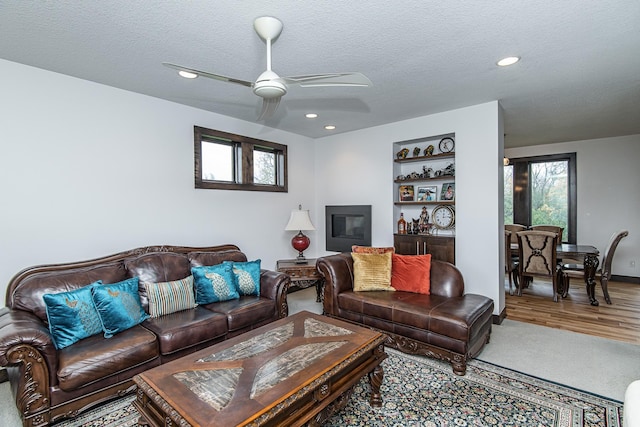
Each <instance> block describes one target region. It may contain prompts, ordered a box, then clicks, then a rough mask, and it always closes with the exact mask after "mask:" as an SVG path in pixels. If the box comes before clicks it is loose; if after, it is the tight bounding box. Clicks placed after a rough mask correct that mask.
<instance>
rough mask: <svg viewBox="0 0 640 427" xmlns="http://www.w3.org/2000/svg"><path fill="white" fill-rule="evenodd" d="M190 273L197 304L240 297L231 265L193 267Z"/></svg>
mask: <svg viewBox="0 0 640 427" xmlns="http://www.w3.org/2000/svg"><path fill="white" fill-rule="evenodd" d="M191 273H192V274H193V280H194V286H195V293H196V303H198V304H209V303H212V302H218V301H228V300H230V299H236V298H238V297H239V296H240V295H239V294H238V290H237V289H236V284H235V277H234V275H233V271H232V267H231V264H218V265H210V266H206V267H193V268H192V269H191Z"/></svg>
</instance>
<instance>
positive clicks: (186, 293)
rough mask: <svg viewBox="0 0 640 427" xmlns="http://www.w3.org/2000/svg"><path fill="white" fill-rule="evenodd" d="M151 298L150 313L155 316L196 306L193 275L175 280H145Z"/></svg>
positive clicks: (145, 286) (148, 295)
mask: <svg viewBox="0 0 640 427" xmlns="http://www.w3.org/2000/svg"><path fill="white" fill-rule="evenodd" d="M144 288H145V289H146V291H147V297H148V298H149V315H150V316H151V317H153V318H155V317H160V316H163V315H165V314H171V313H175V312H177V311H182V310H187V309H190V308H193V307H195V306H196V300H195V297H194V295H193V276H188V277H185V278H184V279H182V280H175V281H173V282H159V283H149V282H144Z"/></svg>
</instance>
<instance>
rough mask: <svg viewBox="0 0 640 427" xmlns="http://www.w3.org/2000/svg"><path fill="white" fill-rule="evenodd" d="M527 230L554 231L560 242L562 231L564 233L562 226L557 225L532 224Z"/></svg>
mask: <svg viewBox="0 0 640 427" xmlns="http://www.w3.org/2000/svg"><path fill="white" fill-rule="evenodd" d="M529 230H535V231H550V232H552V233H556V234H558V242H562V233H564V227H559V226H557V225H532V226H531V227H529Z"/></svg>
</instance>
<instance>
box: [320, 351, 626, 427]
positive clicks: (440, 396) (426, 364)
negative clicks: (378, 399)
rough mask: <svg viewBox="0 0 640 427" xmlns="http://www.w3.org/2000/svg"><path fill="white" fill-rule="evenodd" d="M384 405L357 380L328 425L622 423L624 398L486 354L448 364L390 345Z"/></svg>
mask: <svg viewBox="0 0 640 427" xmlns="http://www.w3.org/2000/svg"><path fill="white" fill-rule="evenodd" d="M385 351H386V353H387V354H388V355H389V357H388V358H387V359H386V360H385V361H384V362H383V368H384V381H383V382H382V386H381V388H380V391H381V393H382V398H383V404H382V407H381V408H372V407H370V406H369V401H368V399H369V384H368V380H367V379H366V378H365V379H363V380H361V381H360V383H358V384H357V385H356V387H355V389H354V391H353V394H352V396H351V400H350V401H349V403H348V405H347V406H346V407H345V408H344V409H343V410H342V411H340V412H339V413H337V414H335V415H334V416H333V417H332V418H330V419H329V420H328V421H327V423H325V424H324V426H325V427H329V426H336V427H337V426H367V427H373V426H385V427H387V426H393V427H398V426H421V427H436V426H437V427H441V426H500V427H502V426H513V427H525V426H540V427H541V426H559V427H574V426H593V427H595V426H606V427H620V426H622V403H621V402H618V401H616V400H611V399H607V398H604V397H601V396H596V395H594V394H591V393H587V392H583V391H580V390H576V389H573V388H570V387H566V386H563V385H560V384H556V383H553V382H549V381H545V380H541V379H539V378H536V377H532V376H529V375H525V374H522V373H519V372H516V371H512V370H510V369H506V368H502V367H499V366H496V365H492V364H490V363H486V362H482V361H479V360H472V361H471V362H470V363H469V364H468V366H467V373H466V375H464V376H462V377H460V376H457V375H455V374H454V373H453V370H452V368H451V365H450V364H449V363H445V362H441V361H438V360H434V359H429V358H426V357H422V356H411V355H406V354H403V353H400V352H397V351H395V350H392V349H386V350H385Z"/></svg>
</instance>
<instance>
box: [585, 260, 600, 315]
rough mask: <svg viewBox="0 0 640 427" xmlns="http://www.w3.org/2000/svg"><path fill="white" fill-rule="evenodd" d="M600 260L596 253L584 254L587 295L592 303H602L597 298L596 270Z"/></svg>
mask: <svg viewBox="0 0 640 427" xmlns="http://www.w3.org/2000/svg"><path fill="white" fill-rule="evenodd" d="M598 264H600V261H599V260H598V257H597V256H596V255H585V256H584V281H585V283H586V284H587V295H588V296H589V302H590V303H591V305H600V303H598V300H597V299H596V279H595V277H596V270H597V269H598Z"/></svg>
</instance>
